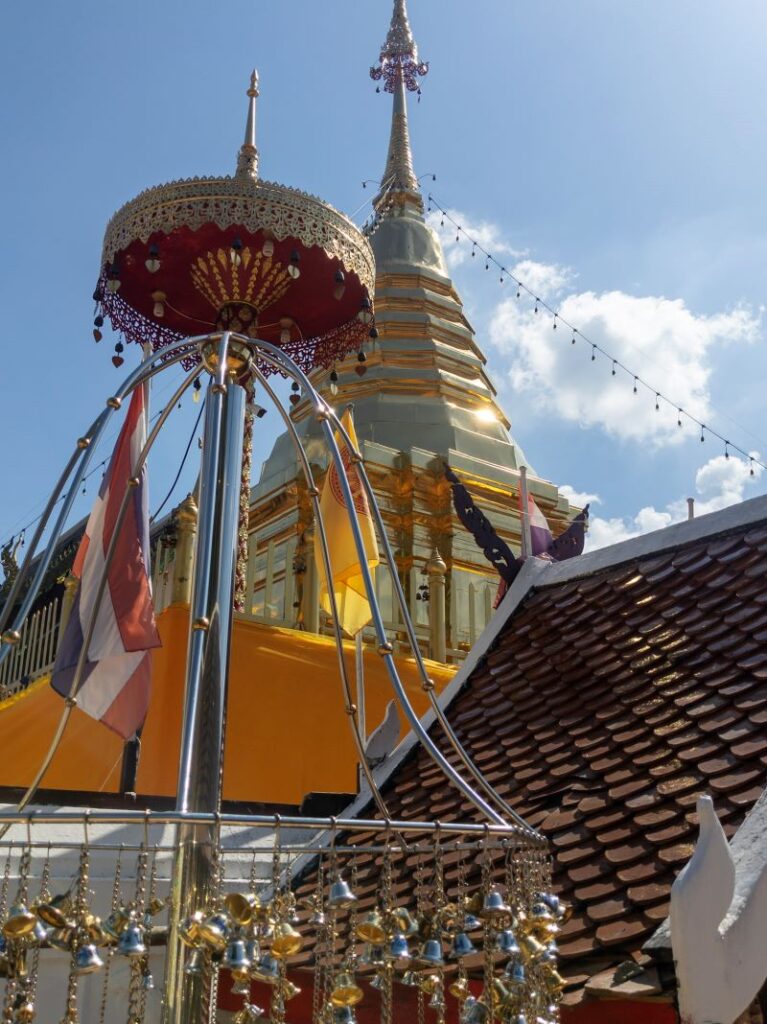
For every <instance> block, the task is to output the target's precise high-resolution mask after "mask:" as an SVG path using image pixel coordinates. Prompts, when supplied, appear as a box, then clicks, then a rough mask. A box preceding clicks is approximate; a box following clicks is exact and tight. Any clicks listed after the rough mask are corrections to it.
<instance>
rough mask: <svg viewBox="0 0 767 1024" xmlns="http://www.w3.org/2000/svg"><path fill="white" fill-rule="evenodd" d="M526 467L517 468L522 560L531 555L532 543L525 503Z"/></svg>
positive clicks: (526, 504)
mask: <svg viewBox="0 0 767 1024" xmlns="http://www.w3.org/2000/svg"><path fill="white" fill-rule="evenodd" d="M527 494H528V492H527V466H520V467H519V504H520V510H519V521H520V525H521V527H522V538H521V540H522V545H521V547H522V550H521V555H522V557H523V558H530V556H531V555H532V553H533V542H532V540H531V538H530V512H529V509H528V501H527Z"/></svg>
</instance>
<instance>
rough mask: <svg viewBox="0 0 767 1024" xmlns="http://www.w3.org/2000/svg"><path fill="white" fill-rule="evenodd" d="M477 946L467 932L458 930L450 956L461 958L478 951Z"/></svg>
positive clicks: (455, 958)
mask: <svg viewBox="0 0 767 1024" xmlns="http://www.w3.org/2000/svg"><path fill="white" fill-rule="evenodd" d="M476 952H477V948H476V946H475V945H474V943H473V942H472V941H471V939H470V938H469V936H468V935H467V934H466V932H458V933H457V935H456V936H455V938H454V939H453V945H452V948H451V950H450V956H451V957H452V958H453V959H454V960H460V958H461V957H462V956H469V955H470V954H471V953H476Z"/></svg>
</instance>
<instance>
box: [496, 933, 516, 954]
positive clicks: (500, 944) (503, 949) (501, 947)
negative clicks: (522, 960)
mask: <svg viewBox="0 0 767 1024" xmlns="http://www.w3.org/2000/svg"><path fill="white" fill-rule="evenodd" d="M496 949H497V950H498V952H499V953H504V954H505V955H506V956H518V955H519V946H518V945H517V940H516V939H515V938H514V932H513V931H512V930H511V929H510V928H504V930H503V931H502V932H498V937H497V939H496Z"/></svg>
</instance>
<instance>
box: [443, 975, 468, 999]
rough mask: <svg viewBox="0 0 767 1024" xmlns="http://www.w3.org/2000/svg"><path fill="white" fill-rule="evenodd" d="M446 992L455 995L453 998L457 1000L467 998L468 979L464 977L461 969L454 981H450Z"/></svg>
mask: <svg viewBox="0 0 767 1024" xmlns="http://www.w3.org/2000/svg"><path fill="white" fill-rule="evenodd" d="M448 992H449V993H450V995H451V996H455V998H456V999H457V1000H458V1001H459V1002H463V1001H464V999H468V998H469V996H470V995H471V990H470V989H469V979H468V978H467V977H466V975H465V974H464V973H463V971H461V972H460V973H459V974H458V976H457V977H456V979H455V981H451V982H450V985H449V986H448Z"/></svg>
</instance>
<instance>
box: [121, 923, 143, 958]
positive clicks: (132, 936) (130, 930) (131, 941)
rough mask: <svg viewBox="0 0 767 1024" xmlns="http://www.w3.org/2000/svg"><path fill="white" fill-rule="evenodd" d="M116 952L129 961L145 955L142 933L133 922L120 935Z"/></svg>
mask: <svg viewBox="0 0 767 1024" xmlns="http://www.w3.org/2000/svg"><path fill="white" fill-rule="evenodd" d="M117 952H118V953H119V954H120V956H127V957H129V958H130V959H134V958H138V957H140V956H145V955H146V946H145V945H144V933H143V931H142V929H141V928H139V926H138V925H137V924H136V922H135V921H131V923H130V924H129V925H128V927H127V928H126V929H125V930H124V931H123V932H122V934H121V935H120V939H119V941H118V943H117Z"/></svg>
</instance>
